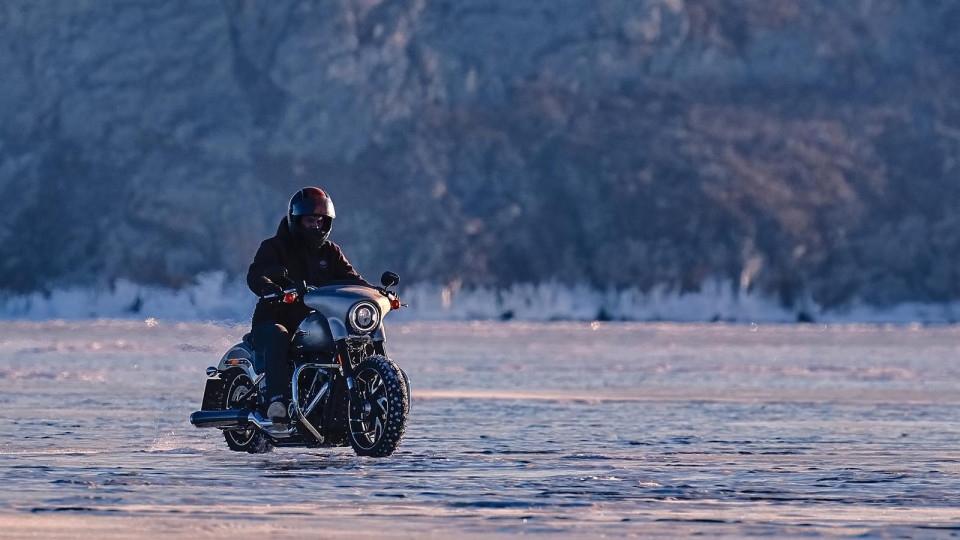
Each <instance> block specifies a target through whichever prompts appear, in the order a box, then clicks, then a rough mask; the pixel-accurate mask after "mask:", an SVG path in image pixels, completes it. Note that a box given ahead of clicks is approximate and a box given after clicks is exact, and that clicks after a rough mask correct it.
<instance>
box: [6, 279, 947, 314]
mask: <svg viewBox="0 0 960 540" xmlns="http://www.w3.org/2000/svg"><path fill="white" fill-rule="evenodd" d="M399 292H400V294H401V297H402V299H403V301H404V303H406V304H408V305H409V307H407V308H404V309H403V310H402V311H400V312H398V313H397V314H396V315H391V318H392V319H393V320H397V321H415V320H434V321H442V320H498V319H504V320H506V319H514V320H522V321H553V320H577V321H591V320H597V319H610V320H629V321H676V322H710V321H724V322H739V323H751V322H757V323H792V322H796V321H797V320H798V316H799V315H800V312H801V310H799V309H797V308H792V309H790V308H784V307H783V306H781V305H780V304H779V302H777V301H776V300H775V299H773V298H769V297H765V296H761V295H758V294H754V293H745V292H743V291H742V290H738V288H736V287H734V286H733V284H732V283H730V282H722V281H708V282H707V283H706V284H705V285H704V286H703V287H702V288H701V290H700V291H698V292H688V293H680V292H677V291H674V290H670V289H668V288H665V287H658V288H654V289H653V290H651V291H648V292H642V291H639V290H636V289H627V290H607V291H603V290H598V289H596V288H593V287H589V286H586V285H575V286H569V285H564V284H561V283H557V282H546V283H540V284H521V285H514V286H512V287H510V288H508V289H499V290H498V289H491V288H485V287H477V288H463V289H458V290H453V289H450V288H447V287H444V286H441V285H434V284H423V283H421V284H414V285H411V286H400V287H399ZM255 303H256V298H255V297H254V296H253V295H252V294H251V293H250V291H249V290H248V289H247V287H246V285H245V284H244V282H243V281H242V280H241V279H228V278H227V277H226V275H225V274H224V273H221V272H214V273H207V274H203V275H200V276H199V277H198V278H197V279H196V281H195V282H194V283H193V284H192V285H190V286H188V287H185V288H183V289H180V290H170V289H163V288H158V287H151V286H145V285H137V284H134V283H131V282H129V281H119V282H118V283H117V284H116V285H115V286H114V287H113V288H112V289H96V288H80V287H74V288H63V289H57V290H54V291H52V292H49V293H40V292H36V293H32V294H27V295H8V296H5V297H4V296H0V319H29V320H47V319H68V320H77V319H91V318H120V319H146V318H153V319H160V320H181V321H230V322H240V321H245V320H247V319H249V317H250V315H251V313H252V312H253V307H254V305H255ZM802 304H803V305H806V306H807V308H806V309H803V310H802V312H803V313H805V314H807V315H809V316H810V317H812V318H813V320H814V321H816V322H819V323H853V322H860V323H874V324H876V323H893V324H907V323H912V322H918V323H925V324H943V323H953V322H956V321H957V315H956V314H957V313H960V304H957V303H953V304H923V303H905V304H899V305H896V306H892V307H890V308H886V309H878V308H876V307H873V306H866V305H862V304H857V305H853V306H850V307H847V308H845V309H836V310H824V309H822V308H820V307H819V306H817V305H816V304H815V303H814V302H812V301H811V300H809V299H807V300H806V301H804V302H802Z"/></svg>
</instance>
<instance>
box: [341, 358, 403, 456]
mask: <svg viewBox="0 0 960 540" xmlns="http://www.w3.org/2000/svg"><path fill="white" fill-rule="evenodd" d="M354 373H355V376H354V384H355V385H356V386H355V389H354V391H353V392H352V393H351V400H350V407H349V424H350V445H351V446H352V447H353V451H354V452H356V453H357V455H358V456H372V457H386V456H389V455H390V454H392V453H393V452H394V450H396V449H397V446H399V445H400V439H401V438H403V431H404V429H406V425H407V411H408V410H409V409H410V396H409V395H408V394H407V386H406V383H405V380H406V379H405V378H404V377H403V375H402V374H401V371H400V368H398V367H397V365H396V364H394V363H393V361H392V360H390V359H389V358H387V357H385V356H369V357H367V358H366V359H364V360H363V361H362V362H360V364H359V365H358V366H357V368H356V371H355V372H354Z"/></svg>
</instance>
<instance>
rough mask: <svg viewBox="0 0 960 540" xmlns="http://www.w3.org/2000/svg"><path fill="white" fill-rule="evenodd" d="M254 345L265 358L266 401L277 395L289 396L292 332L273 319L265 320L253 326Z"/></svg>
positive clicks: (261, 356)
mask: <svg viewBox="0 0 960 540" xmlns="http://www.w3.org/2000/svg"><path fill="white" fill-rule="evenodd" d="M253 346H254V347H255V348H256V349H257V354H258V355H259V356H260V358H262V359H263V372H264V374H265V375H266V377H265V379H266V385H265V386H266V392H265V394H266V395H264V396H262V397H263V398H264V399H263V400H264V401H270V399H271V398H274V397H276V396H287V394H288V393H289V392H288V387H289V384H290V368H289V361H288V358H287V355H288V354H289V352H290V332H289V331H287V329H286V328H285V327H284V326H283V325H280V324H276V323H275V322H273V321H264V322H262V323H260V324H258V325H256V326H254V327H253Z"/></svg>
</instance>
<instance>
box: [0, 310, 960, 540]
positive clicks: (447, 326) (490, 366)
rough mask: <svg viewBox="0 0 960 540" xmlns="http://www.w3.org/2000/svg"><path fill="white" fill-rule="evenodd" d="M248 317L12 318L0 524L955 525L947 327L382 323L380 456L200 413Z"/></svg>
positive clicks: (111, 530) (641, 533)
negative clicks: (407, 392)
mask: <svg viewBox="0 0 960 540" xmlns="http://www.w3.org/2000/svg"><path fill="white" fill-rule="evenodd" d="M244 331H245V328H244V327H223V326H216V325H210V324H195V323H183V324H178V323H166V322H160V323H154V322H153V321H151V322H150V324H147V323H145V322H137V321H89V322H30V323H27V322H2V323H0V382H2V384H3V390H2V391H0V404H2V407H0V415H2V422H0V486H3V490H2V491H0V527H2V529H0V530H2V531H3V533H2V536H3V537H4V538H21V537H31V536H64V537H69V536H77V537H99V538H119V537H130V536H142V535H144V534H145V533H146V532H147V531H155V532H156V533H158V534H163V535H166V536H182V537H193V538H197V537H251V535H253V534H268V535H269V536H270V537H272V538H304V537H324V538H366V537H377V538H399V537H416V538H449V537H460V538H485V537H498V536H504V537H505V536H514V535H524V536H539V537H544V538H551V539H554V538H584V537H600V536H609V537H630V536H635V537H650V536H690V535H694V534H705V535H710V536H713V535H720V536H724V535H725V536H732V537H742V536H751V535H773V536H777V537H784V536H816V535H827V536H833V535H844V536H846V535H850V536H860V535H867V536H874V535H875V536H903V535H907V536H912V537H944V536H960V446H958V442H960V361H958V359H957V357H958V355H960V328H957V327H941V328H920V327H875V326H826V327H824V326H817V325H805V326H759V327H758V326H749V325H743V326H727V325H675V324H633V323H602V324H596V323H594V324H592V325H591V324H590V323H546V324H528V323H411V324H406V325H394V326H391V327H389V328H388V338H389V340H388V350H389V352H390V356H391V357H393V358H394V359H395V360H396V361H397V362H398V363H399V364H400V365H401V366H402V367H403V368H404V369H405V370H406V371H407V372H408V373H409V375H410V378H411V380H412V385H413V399H412V412H411V416H410V420H409V424H408V427H407V433H406V437H405V439H404V441H403V443H402V445H401V446H400V449H399V451H398V452H397V453H396V454H395V455H394V456H392V457H390V458H387V459H381V460H375V459H369V458H358V457H356V456H354V455H353V453H352V452H351V451H350V450H349V449H348V448H343V449H333V450H329V449H320V450H303V449H278V450H276V451H274V452H273V453H271V454H266V455H260V456H250V455H246V454H236V453H232V452H230V451H228V450H227V448H226V445H225V444H224V443H223V439H222V437H221V436H220V434H219V432H218V431H216V430H200V429H196V428H194V427H192V426H191V425H190V424H189V423H188V421H187V417H188V415H189V414H190V412H192V411H193V410H195V409H197V408H199V401H200V397H201V393H202V389H203V383H204V374H203V370H204V368H205V367H207V366H208V365H213V364H215V363H216V361H217V360H218V359H219V357H220V355H221V354H222V352H223V351H225V350H226V348H227V347H228V346H229V345H230V344H232V343H233V342H235V341H237V340H238V338H239V336H240V335H241V334H242V333H243V332H244Z"/></svg>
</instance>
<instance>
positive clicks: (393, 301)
mask: <svg viewBox="0 0 960 540" xmlns="http://www.w3.org/2000/svg"><path fill="white" fill-rule="evenodd" d="M358 285H359V284H358ZM371 288H372V289H375V290H376V291H377V292H379V293H380V294H382V295H383V296H385V297H387V299H388V300H390V308H391V309H399V308H401V307H407V304H403V303H401V302H400V295H399V294H397V292H396V291H391V290H389V289H387V288H385V287H371ZM317 289H318V287H315V286H313V285H307V286H306V287H300V288H297V287H295V288H292V289H284V290H283V292H282V293H273V294H267V295H264V296H261V297H260V299H261V300H278V301H280V302H283V303H284V304H292V303H294V302H296V301H297V300H298V299H300V298H302V297H303V295H305V294H306V293H309V292H313V291H315V290H317Z"/></svg>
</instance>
